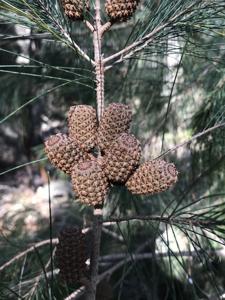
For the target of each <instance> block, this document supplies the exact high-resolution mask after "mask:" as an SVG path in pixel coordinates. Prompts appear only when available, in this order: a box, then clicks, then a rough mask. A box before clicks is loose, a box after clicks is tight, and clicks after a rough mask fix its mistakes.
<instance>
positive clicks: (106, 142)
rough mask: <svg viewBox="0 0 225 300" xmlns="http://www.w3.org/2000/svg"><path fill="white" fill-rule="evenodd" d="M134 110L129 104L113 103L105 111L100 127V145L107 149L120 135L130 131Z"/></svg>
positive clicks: (102, 148)
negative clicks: (132, 110)
mask: <svg viewBox="0 0 225 300" xmlns="http://www.w3.org/2000/svg"><path fill="white" fill-rule="evenodd" d="M131 118H132V112H131V109H130V107H129V106H128V105H125V104H121V103H112V104H110V105H109V106H108V107H107V108H106V109H105V111H104V113H103V116H102V118H101V120H100V123H99V128H98V145H99V147H100V149H101V150H103V151H105V150H106V149H107V148H108V147H109V146H110V145H111V143H112V141H113V140H115V139H116V138H117V137H119V135H120V134H121V133H123V132H128V130H129V127H130V123H131Z"/></svg>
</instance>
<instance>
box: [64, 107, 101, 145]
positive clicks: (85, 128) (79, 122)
mask: <svg viewBox="0 0 225 300" xmlns="http://www.w3.org/2000/svg"><path fill="white" fill-rule="evenodd" d="M68 127H69V136H70V137H71V138H72V139H74V140H75V141H76V142H77V143H78V145H79V146H80V148H82V149H85V150H87V151H88V150H90V149H91V148H93V147H94V146H95V143H96V134H97V119H96V112H95V109H94V108H93V107H91V106H89V105H76V106H71V107H70V109H69V112H68Z"/></svg>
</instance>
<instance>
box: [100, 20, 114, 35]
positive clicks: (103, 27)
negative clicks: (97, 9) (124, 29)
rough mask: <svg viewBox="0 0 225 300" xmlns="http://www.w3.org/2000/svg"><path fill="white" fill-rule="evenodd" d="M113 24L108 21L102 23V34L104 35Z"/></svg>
mask: <svg viewBox="0 0 225 300" xmlns="http://www.w3.org/2000/svg"><path fill="white" fill-rule="evenodd" d="M111 26H112V22H110V21H109V22H106V23H105V24H104V25H102V27H101V32H100V34H101V36H103V34H104V33H105V32H106V31H108V30H109V28H110V27H111Z"/></svg>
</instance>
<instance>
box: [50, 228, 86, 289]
mask: <svg viewBox="0 0 225 300" xmlns="http://www.w3.org/2000/svg"><path fill="white" fill-rule="evenodd" d="M55 258H56V265H57V267H58V268H59V270H60V272H59V275H60V277H61V278H62V279H63V280H64V281H65V282H67V283H69V284H75V283H79V282H80V280H81V278H83V277H85V276H86V273H87V266H86V263H85V262H86V260H87V258H88V257H87V249H86V245H85V235H84V234H83V233H82V231H81V229H80V228H78V227H68V228H65V229H64V230H63V231H61V233H60V235H59V243H58V244H57V248H56V253H55Z"/></svg>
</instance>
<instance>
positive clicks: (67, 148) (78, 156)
mask: <svg viewBox="0 0 225 300" xmlns="http://www.w3.org/2000/svg"><path fill="white" fill-rule="evenodd" d="M44 145H45V152H46V154H47V157H48V159H49V160H50V162H51V163H52V164H53V165H54V166H55V167H56V168H58V169H60V170H62V171H64V172H65V173H67V174H69V175H70V173H71V170H72V168H73V166H74V165H75V164H77V163H78V162H79V161H83V160H86V159H88V157H89V156H88V154H87V153H85V152H84V151H83V150H81V149H80V148H79V147H78V145H77V144H76V143H75V141H73V140H72V139H71V138H69V137H68V136H67V135H66V134H62V133H57V134H55V135H51V136H50V137H48V138H47V139H46V140H45V142H44Z"/></svg>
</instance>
